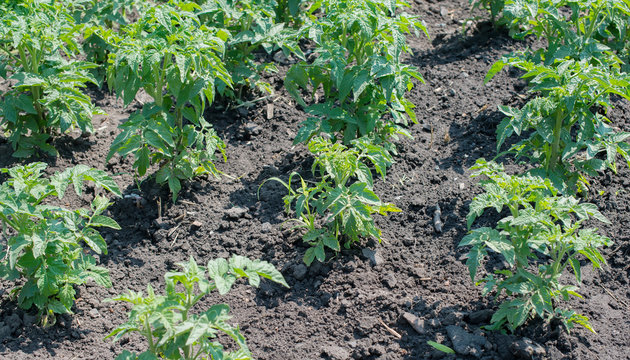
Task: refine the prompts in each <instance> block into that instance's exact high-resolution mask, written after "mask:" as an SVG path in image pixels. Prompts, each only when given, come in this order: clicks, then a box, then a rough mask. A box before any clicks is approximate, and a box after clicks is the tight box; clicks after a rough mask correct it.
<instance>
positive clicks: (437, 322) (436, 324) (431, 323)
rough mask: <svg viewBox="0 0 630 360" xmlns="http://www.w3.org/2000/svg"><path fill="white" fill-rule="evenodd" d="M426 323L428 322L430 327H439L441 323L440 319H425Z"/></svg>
mask: <svg viewBox="0 0 630 360" xmlns="http://www.w3.org/2000/svg"><path fill="white" fill-rule="evenodd" d="M427 323H428V324H429V326H431V327H434V328H436V327H439V326H440V325H442V323H440V319H431V320H429V321H427Z"/></svg>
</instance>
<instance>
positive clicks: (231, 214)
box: [225, 206, 247, 220]
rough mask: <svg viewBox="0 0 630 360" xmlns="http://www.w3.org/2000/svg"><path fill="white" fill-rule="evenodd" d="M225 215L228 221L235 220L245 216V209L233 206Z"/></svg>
mask: <svg viewBox="0 0 630 360" xmlns="http://www.w3.org/2000/svg"><path fill="white" fill-rule="evenodd" d="M225 214H226V215H227V217H228V219H230V220H237V219H240V218H242V217H243V216H245V214H247V209H244V208H242V207H238V206H235V207H233V208H231V209H229V210H228V211H226V212H225Z"/></svg>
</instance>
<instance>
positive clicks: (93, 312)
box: [89, 309, 101, 318]
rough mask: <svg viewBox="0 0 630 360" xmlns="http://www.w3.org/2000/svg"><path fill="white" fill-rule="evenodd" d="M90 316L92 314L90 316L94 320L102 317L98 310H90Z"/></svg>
mask: <svg viewBox="0 0 630 360" xmlns="http://www.w3.org/2000/svg"><path fill="white" fill-rule="evenodd" d="M89 314H90V316H91V317H92V318H97V317H99V316H101V314H99V313H98V310H96V309H92V310H90V312H89Z"/></svg>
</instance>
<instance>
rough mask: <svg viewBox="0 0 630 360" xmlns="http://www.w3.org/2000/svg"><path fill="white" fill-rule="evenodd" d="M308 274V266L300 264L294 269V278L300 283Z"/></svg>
mask: <svg viewBox="0 0 630 360" xmlns="http://www.w3.org/2000/svg"><path fill="white" fill-rule="evenodd" d="M307 272H308V268H307V267H306V265H304V264H299V265H297V266H296V267H295V268H293V277H294V278H295V279H296V280H298V281H299V280H302V279H304V277H305V276H306V273H307Z"/></svg>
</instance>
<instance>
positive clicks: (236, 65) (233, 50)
mask: <svg viewBox="0 0 630 360" xmlns="http://www.w3.org/2000/svg"><path fill="white" fill-rule="evenodd" d="M200 3H201V10H200V11H199V12H198V15H199V17H200V19H201V20H202V21H203V23H204V24H206V25H208V26H211V27H215V28H217V29H221V31H224V32H225V33H226V34H228V35H229V36H228V38H227V40H226V52H225V56H224V57H223V60H224V63H225V67H226V68H227V69H228V72H229V73H230V75H231V82H230V83H225V82H219V83H218V84H217V91H218V92H219V93H220V94H221V95H222V96H224V97H226V98H229V99H231V100H236V101H242V100H243V97H244V95H245V94H244V92H245V91H247V90H249V89H256V90H258V91H260V92H263V93H268V94H271V93H273V89H272V88H271V85H270V84H269V83H266V82H264V81H263V80H262V79H261V74H263V73H265V72H277V68H276V66H275V64H274V63H272V62H264V61H263V62H260V61H257V60H256V59H255V53H256V52H259V51H261V50H263V51H264V52H265V53H266V54H271V53H273V52H274V51H277V50H281V51H282V52H283V53H284V55H286V56H289V55H290V54H295V55H296V56H298V57H299V58H301V59H304V54H303V53H302V50H301V49H300V47H299V45H298V37H297V35H298V34H299V33H298V32H297V31H296V30H293V29H292V28H291V27H289V26H288V25H289V24H288V21H290V19H291V18H293V16H297V14H298V13H299V9H300V7H299V4H300V1H294V0H291V1H261V0H247V1H234V0H206V1H200ZM291 14H293V15H291Z"/></svg>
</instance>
